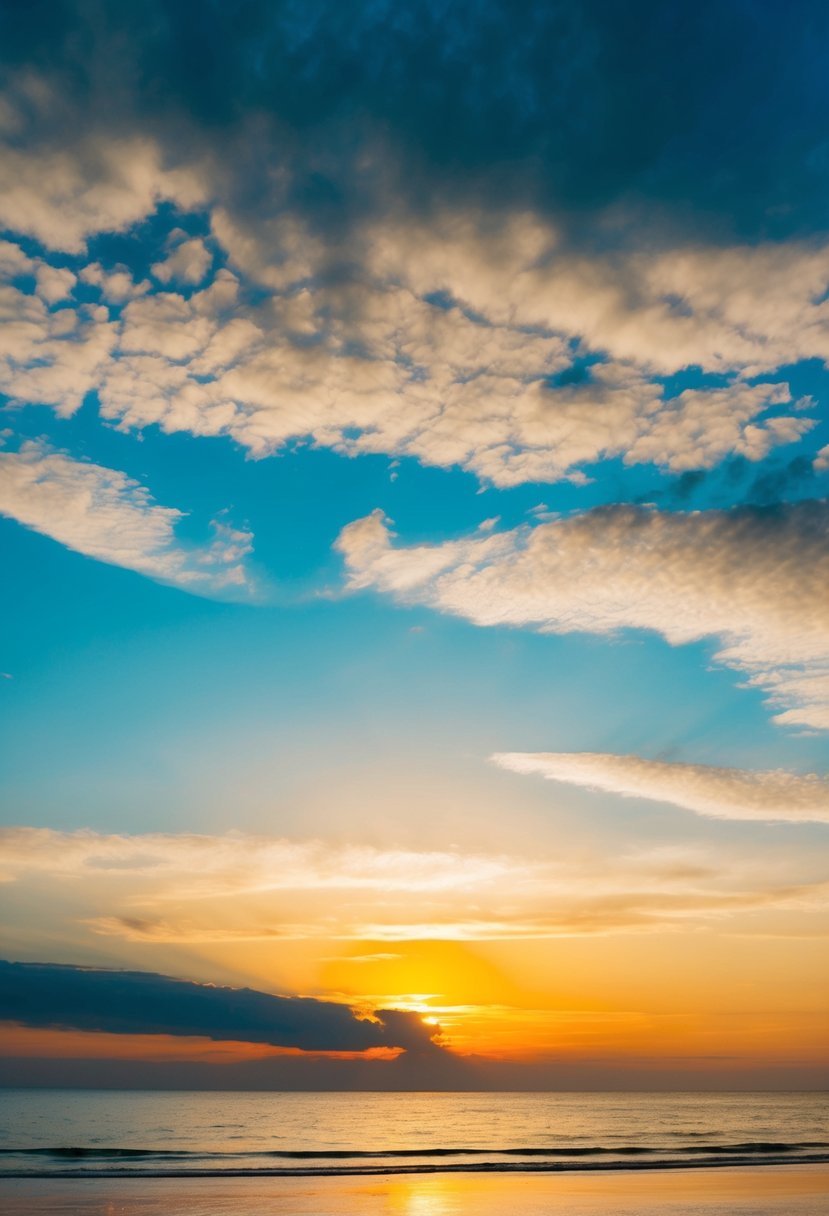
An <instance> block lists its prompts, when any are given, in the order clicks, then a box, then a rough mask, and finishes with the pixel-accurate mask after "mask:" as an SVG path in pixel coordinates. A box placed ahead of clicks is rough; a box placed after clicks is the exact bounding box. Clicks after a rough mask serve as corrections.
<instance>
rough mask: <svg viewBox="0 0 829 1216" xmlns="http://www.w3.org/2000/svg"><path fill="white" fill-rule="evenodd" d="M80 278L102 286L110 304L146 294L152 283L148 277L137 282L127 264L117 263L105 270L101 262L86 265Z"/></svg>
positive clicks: (101, 288)
mask: <svg viewBox="0 0 829 1216" xmlns="http://www.w3.org/2000/svg"><path fill="white" fill-rule="evenodd" d="M79 278H80V279H81V281H82V282H84V283H90V284H92V285H93V286H95V287H98V288H100V291H101V295H102V296H103V298H104V299H105V300H106V301H107V302H108V303H110V304H115V305H120V304H126V303H128V302H129V301H130V300H134V299H135V298H136V297H137V296H143V295H146V294H147V292H148V291H149V290H150V288H151V286H152V284H151V283H150V281H149V280H148V279H143V280H142V281H141V282H140V283H136V282H135V280H134V279H133V277H132V275H131V274H130V272H129V270H128V269H127V267H126V266H120V265H116V266H113V267H112V269H111V270H105V269H104V267H103V266H102V265H101V263H100V262H90V263H89V264H88V265H87V266H84V268H83V270H82V271H81V272H80V275H79Z"/></svg>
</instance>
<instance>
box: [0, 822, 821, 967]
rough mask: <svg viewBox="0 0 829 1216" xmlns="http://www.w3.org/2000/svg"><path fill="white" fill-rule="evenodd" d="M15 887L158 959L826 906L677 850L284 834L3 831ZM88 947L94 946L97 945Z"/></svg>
mask: <svg viewBox="0 0 829 1216" xmlns="http://www.w3.org/2000/svg"><path fill="white" fill-rule="evenodd" d="M0 849H2V856H3V877H4V878H5V880H6V882H7V883H9V884H11V885H10V886H9V887H7V897H8V898H9V899H10V900H11V901H13V900H14V899H15V897H16V896H15V892H16V889H19V891H20V893H21V894H22V895H24V896H25V893H26V892H27V891H29V890H31V889H40V888H41V887H42V884H43V883H44V882H47V883H48V889H49V899H50V901H51V903H52V904H53V905H54V906H55V907H57V906H59V905H60V902H61V900H62V899H64V898H65V899H67V901H68V903H67V907H71V909H72V912H71V916H72V918H73V926H74V927H73V928H72V930H71V932H72V933H73V934H74V935H75V936H76V938H77V940H78V941H79V942H85V943H86V946H87V948H88V946H89V942H90V941H91V940H94V939H95V938H112V939H116V940H117V941H118V942H120V943H121V945H122V946H123V945H124V944H125V943H132V944H136V945H147V944H151V945H153V946H155V947H158V948H163V947H167V946H175V945H186V944H197V945H199V946H204V947H205V948H208V949H209V948H210V947H211V946H214V947H215V946H221V945H222V944H227V943H234V942H245V941H250V942H255V941H262V942H264V941H271V942H276V941H279V940H283V941H285V940H308V941H314V940H317V941H324V940H338V939H339V940H367V941H389V942H394V941H415V940H423V939H436V940H450V941H451V940H458V941H466V940H472V941H474V940H496V939H505V938H538V939H544V938H552V937H561V936H579V935H581V934H607V933H631V932H633V933H641V932H646V933H647V932H656V931H671V930H674V931H675V930H679V929H683V928H694V927H698V926H700V925H702V924H705V923H707V922H710V921H716V920H722V919H723V918H728V917H732V916H739V915H742V914H744V913H752V912H755V913H762V912H777V913H780V914H783V913H785V912H799V913H806V914H809V913H810V912H813V911H815V910H816V909H821V908H824V907H825V905H826V900H827V888H826V884H825V882H823V881H822V880H820V879H819V878H818V879H814V878H811V877H810V878H805V877H804V876H803V875H802V874H800V875H798V874H797V873H795V872H794V871H792V870H791V868H790V866H789V865H788V864H787V863H781V864H774V865H772V866H771V867H769V866H768V865H766V866H765V867H762V866H761V865H760V864H759V863H758V864H754V863H752V862H750V861H748V862H740V863H734V862H729V863H728V864H724V863H723V861H722V859H721V858H720V857H718V856H716V855H715V853H714V852H713V851H709V850H704V849H702V850H701V849H695V848H689V847H686V846H676V847H668V848H654V849H649V850H644V851H641V850H640V851H636V850H631V851H629V852H628V853H626V854H623V855H618V854H616V855H614V856H613V857H612V858H601V857H590V856H584V855H579V854H575V855H573V856H565V855H562V856H559V857H556V858H555V859H553V858H547V859H542V860H540V859H530V858H527V857H522V856H510V855H488V854H469V853H467V854H464V853H460V852H451V851H447V852H439V851H432V852H426V851H421V852H419V851H416V850H389V849H378V848H369V847H366V846H362V847H355V846H335V845H328V844H322V843H321V842H319V841H291V840H284V839H279V838H273V837H255V836H245V835H242V834H239V833H230V834H227V835H223V836H206V835H201V836H196V835H190V836H187V835H173V834H160V833H156V834H145V835H133V836H113V835H104V834H100V833H95V832H89V831H83V832H57V831H50V830H45V829H32V828H10V829H4V830H2V831H0ZM90 935H91V936H90Z"/></svg>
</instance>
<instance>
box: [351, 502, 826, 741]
mask: <svg viewBox="0 0 829 1216" xmlns="http://www.w3.org/2000/svg"><path fill="white" fill-rule="evenodd" d="M392 539H393V534H392V533H391V532H390V530H389V527H388V525H387V523H386V522H385V521H384V519H383V515H382V512H375V513H373V514H372V515H369V516H367V517H366V518H364V519H361V520H357V521H356V522H354V523H353V524H349V525H348V526H347V527H346V528H345V529H344V530H343V531H342V533H341V534H340V537H339V540H338V541H337V545H338V548H339V550H340V552H341V553H342V555H343V557H344V559H345V563H346V567H347V570H348V577H349V580H350V585H351V587H352V588H353V589H355V590H358V589H363V588H372V589H375V590H377V591H382V592H386V593H389V594H391V595H393V596H394V597H395V598H397V599H398V600H400V601H402V602H404V603H412V604H427V605H429V606H431V607H433V608H436V609H438V610H439V611H441V612H447V613H451V614H452V615H455V616H461V617H464V618H466V619H467V620H470V621H473V622H474V623H475V624H477V625H484V626H496V625H507V626H524V627H529V628H532V629H536V630H539V631H541V632H546V633H575V632H586V633H596V634H608V635H612V634H614V633H616V632H617V631H619V630H621V629H648V630H653V631H655V632H657V633H659V634H661V635H662V636H663V637H664V638H665V639H666V640H667V641H668V642H670V643H671V644H672V645H681V644H683V643H688V642H693V641H698V640H700V639H703V638H713V639H716V640H717V641H718V647H719V648H718V650H717V652H716V653H717V658H718V659H719V660H720V661H721V662H722V663H725V664H727V665H728V666H730V667H732V668H734V669H735V670H736V671H737V672H739V673H740V675H741V676H742V677H743V678H744V679H745V680H746V681H747V682H748V683H750V684H752V685H756V686H757V687H759V688H762V689H763V690H764V691H765V693H766V695H767V697H768V700H769V703H770V704H771V705H772V707H773V708H774V710H775V718H776V720H777V721H778V722H781V723H785V724H787V725H799V726H807V727H816V728H819V729H826V728H829V597H827V595H826V587H827V585H829V504H827V503H826V502H823V501H807V502H801V503H797V504H792V505H781V506H777V507H770V508H762V509H761V508H742V509H734V510H731V511H707V512H692V513H687V514H683V513H669V512H660V511H655V510H651V509H645V508H636V507H631V506H616V507H608V508H601V509H597V510H594V511H590V512H585V513H582V514H579V515H574V516H570V517H566V518H560V519H554V520H552V521H550V522H547V523H540V524H537V525H535V526H525V527H522V528H518V529H515V530H512V531H508V532H493V531H487V532H485V533H480V532H479V533H477V534H474V535H472V536H470V537H467V538H465V539H461V540H456V541H447V542H445V543H443V544H439V545H416V546H409V547H402V546H396V545H394V544H393V543H392Z"/></svg>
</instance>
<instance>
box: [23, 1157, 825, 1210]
mask: <svg viewBox="0 0 829 1216" xmlns="http://www.w3.org/2000/svg"><path fill="white" fill-rule="evenodd" d="M0 1204H1V1205H2V1208H3V1211H4V1213H5V1216H35V1214H38V1216H41V1214H42V1216H112V1214H113V1213H116V1212H117V1213H118V1216H174V1214H175V1213H182V1214H183V1216H266V1213H290V1214H292V1216H294V1214H295V1216H328V1214H330V1216H424V1214H426V1213H428V1214H429V1216H465V1214H467V1213H469V1214H473V1216H496V1214H497V1216H501V1214H502V1213H503V1212H504V1211H506V1210H509V1211H511V1212H515V1213H517V1214H518V1216H544V1214H545V1213H553V1214H556V1213H561V1214H562V1216H564V1214H565V1213H566V1214H567V1216H571V1214H572V1216H602V1214H605V1216H656V1214H657V1213H660V1214H663V1216H664V1214H668V1216H686V1214H687V1216H691V1213H694V1214H704V1216H731V1214H735V1216H736V1214H740V1213H745V1216H749V1214H751V1216H788V1214H792V1216H823V1214H824V1213H825V1212H826V1211H827V1208H829V1167H827V1166H826V1165H817V1164H797V1165H792V1164H791V1163H787V1164H786V1165H778V1166H757V1165H752V1166H751V1167H734V1166H731V1165H729V1166H725V1167H719V1168H713V1169H711V1168H698V1167H697V1168H691V1169H677V1170H670V1171H666V1170H657V1171H653V1170H651V1171H641V1170H640V1171H632V1170H627V1169H625V1170H605V1171H602V1172H595V1171H591V1172H580V1173H570V1172H568V1173H564V1172H557V1173H550V1172H544V1173H539V1172H538V1171H532V1170H530V1171H523V1170H522V1171H515V1172H510V1173H509V1174H506V1175H505V1174H503V1173H490V1174H486V1173H481V1172H480V1171H478V1172H467V1173H463V1174H458V1173H454V1174H447V1173H446V1172H441V1173H432V1174H427V1175H423V1174H419V1175H412V1174H409V1175H392V1174H390V1173H388V1172H387V1173H385V1174H378V1175H376V1176H371V1177H366V1176H360V1177H343V1176H339V1177H332V1176H323V1177H314V1178H309V1177H296V1176H294V1177H290V1178H289V1177H273V1176H271V1177H267V1178H262V1177H260V1178H255V1177H251V1176H247V1177H243V1178H225V1179H224V1180H222V1179H221V1178H210V1179H208V1178H191V1179H181V1178H179V1179H172V1178H171V1179H159V1178H137V1177H132V1178H128V1179H127V1178H121V1179H112V1178H89V1177H87V1178H83V1179H81V1178H78V1179H56V1178H52V1179H44V1178H37V1179H35V1178H26V1179H22V1178H17V1179H11V1178H6V1179H3V1180H0Z"/></svg>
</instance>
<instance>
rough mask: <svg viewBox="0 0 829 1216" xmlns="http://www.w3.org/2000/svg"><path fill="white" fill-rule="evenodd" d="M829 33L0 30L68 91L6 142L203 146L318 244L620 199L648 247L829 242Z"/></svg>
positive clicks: (735, 8)
mask: <svg viewBox="0 0 829 1216" xmlns="http://www.w3.org/2000/svg"><path fill="white" fill-rule="evenodd" d="M828 35H829V9H827V7H826V5H824V4H822V3H820V2H819V0H793V2H792V3H790V4H789V5H787V6H786V9H785V11H784V10H783V9H782V8H781V7H780V6H778V5H772V4H766V3H760V2H755V3H752V2H750V0H698V2H697V3H695V4H693V5H691V4H687V3H680V2H678V0H677V2H674V3H671V2H666V0H628V2H627V3H619V2H617V0H558V2H557V3H556V2H544V3H540V2H539V0H532V2H527V0H524V2H521V0H458V2H457V3H448V2H447V0H411V3H407V4H399V3H394V2H392V0H388V2H382V0H380V2H374V3H370V2H368V0H362V2H360V3H356V2H354V0H351V2H344V3H335V4H332V3H330V0H282V2H279V0H193V2H188V0H166V2H165V0H145V2H144V3H142V4H140V5H137V4H124V3H121V2H120V0H74V2H71V0H34V2H33V3H27V4H25V5H24V4H7V5H5V6H3V8H2V12H0V46H1V47H2V51H0V56H2V58H3V59H4V61H5V66H6V69H7V73H8V78H9V80H11V81H14V80H17V81H18V82H19V81H20V80H21V79H22V78H23V76H24V75H25V72H26V71H28V70H30V69H35V70H36V71H37V72H39V73H41V74H42V75H43V76H45V78H46V79H47V80H48V81H50V82H51V83H52V84H53V86H54V89H55V93H56V95H58V96H59V97H60V106H58V107H55V106H52V107H50V108H49V109H48V113H44V112H43V111H41V112H40V117H38V115H37V113H36V111H37V103H36V100H35V101H34V102H31V104H30V109H31V111H32V112H31V114H30V119H31V123H30V125H29V126H27V127H25V128H21V129H20V131H19V132H18V135H17V136H16V138H19V139H35V140H37V139H39V138H43V139H45V140H47V141H54V140H56V139H57V140H59V139H62V138H65V137H66V135H67V134H68V135H69V136H70V137H71V136H74V135H76V134H78V132H79V131H80V130H81V129H83V130H85V131H88V130H90V129H93V130H109V131H113V130H114V131H117V132H119V133H122V134H127V133H134V132H136V131H139V132H145V133H146V134H148V135H151V136H152V137H153V138H156V139H159V140H160V141H161V142H162V144H163V145H164V146H165V148H166V151H167V153H168V155H170V156H171V157H172V158H173V159H175V158H177V157H182V156H184V155H189V154H190V153H192V152H193V150H194V149H196V148H199V147H201V148H202V149H209V151H210V153H211V155H212V156H213V157H215V159H216V163H217V165H219V166H220V169H221V171H222V172H224V174H225V183H226V189H227V191H228V194H229V196H230V195H232V196H233V203H234V205H235V206H236V207H239V208H241V207H242V206H244V205H247V206H248V207H250V208H252V209H256V210H259V209H262V208H267V206H268V200H269V199H271V198H272V197H275V195H279V205H280V206H285V205H288V206H293V207H296V208H297V209H300V210H302V211H303V213H304V214H306V215H307V216H316V217H317V219H318V222H319V224H320V225H321V226H326V227H331V226H336V224H341V223H344V222H347V218H348V216H349V215H350V214H353V213H354V212H355V211H359V212H361V213H362V212H365V211H367V210H370V209H371V208H372V207H375V206H381V207H382V206H384V205H385V206H387V205H389V201H390V200H394V201H395V202H396V203H397V204H398V205H405V206H409V207H418V208H424V209H427V208H429V207H430V206H432V205H434V204H436V203H437V202H441V201H445V200H447V199H448V200H450V201H457V202H464V201H471V202H474V203H475V204H479V203H480V202H481V201H482V199H484V200H486V202H487V204H488V205H489V206H496V205H498V204H503V205H509V206H514V205H521V206H527V205H532V206H535V207H537V208H539V209H541V210H544V209H546V210H548V211H550V212H552V213H554V214H555V215H556V217H557V219H558V220H559V221H560V222H562V223H569V226H570V231H571V235H572V236H573V238H574V239H576V238H577V237H578V236H579V233H580V231H581V233H582V235H584V234H585V233H588V232H590V233H593V234H594V235H595V229H593V228H591V227H590V217H591V216H592V215H593V214H594V211H595V208H597V207H604V206H607V205H609V204H613V203H614V202H619V201H624V202H626V203H628V204H629V205H630V206H631V207H632V209H633V212H636V209H637V207H638V208H640V209H642V208H644V210H645V212H646V214H647V216H648V223H649V231H650V239H651V240H653V239H656V236H657V233H658V229H659V226H660V224H661V225H662V226H663V228H664V231H665V233H666V235H667V234H668V233H669V232H670V231H671V230H673V229H676V228H678V229H681V230H687V225H688V222H689V219H692V222H693V226H694V231H696V232H700V231H702V230H704V231H705V233H706V235H708V236H710V235H717V234H719V235H722V236H723V238H725V237H727V236H733V235H734V234H735V233H736V234H737V235H744V236H748V237H750V238H755V237H759V236H761V235H773V236H780V235H789V234H791V233H793V232H800V231H809V230H816V229H819V228H822V227H824V226H825V206H824V202H825V196H826V186H827V177H829V139H827V124H826V115H827V104H826V103H827V99H826V83H825V81H826V73H825V59H826V51H827V41H828ZM30 99H31V95H30ZM27 104H28V103H27ZM242 134H244V138H240V136H241V135H242ZM286 171H287V176H288V177H289V178H290V181H289V183H288V184H287V185H286V184H285V181H284V180H281V181H280V183H279V184H278V185H277V183H276V178H277V177H279V176H280V175H282V177H283V178H284V175H285V173H286ZM585 221H586V223H585Z"/></svg>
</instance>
